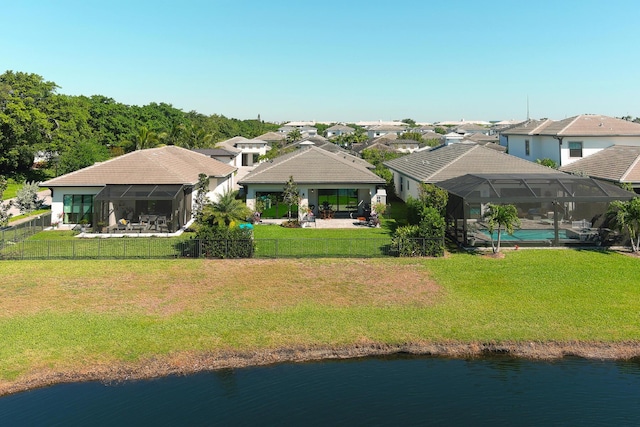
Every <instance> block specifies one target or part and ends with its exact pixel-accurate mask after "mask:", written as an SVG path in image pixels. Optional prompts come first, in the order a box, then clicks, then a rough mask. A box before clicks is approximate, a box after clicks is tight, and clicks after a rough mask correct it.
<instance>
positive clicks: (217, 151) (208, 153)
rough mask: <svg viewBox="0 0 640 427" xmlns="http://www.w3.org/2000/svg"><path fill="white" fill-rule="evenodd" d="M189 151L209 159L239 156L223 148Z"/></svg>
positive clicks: (235, 152)
mask: <svg viewBox="0 0 640 427" xmlns="http://www.w3.org/2000/svg"><path fill="white" fill-rule="evenodd" d="M191 151H195V152H196V153H200V154H204V155H205V156H209V157H214V156H218V157H222V156H225V157H236V156H237V155H238V154H239V152H237V151H230V150H227V149H225V148H194V149H192V150H191Z"/></svg>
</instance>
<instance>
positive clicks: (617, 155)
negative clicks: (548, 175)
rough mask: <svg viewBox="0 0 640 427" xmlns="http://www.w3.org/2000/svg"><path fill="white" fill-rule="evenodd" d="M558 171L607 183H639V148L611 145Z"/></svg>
mask: <svg viewBox="0 0 640 427" xmlns="http://www.w3.org/2000/svg"><path fill="white" fill-rule="evenodd" d="M560 170H561V171H564V172H569V173H584V174H586V175H588V176H590V177H592V178H599V179H604V180H607V181H614V182H629V183H640V147H633V146H629V145H612V146H610V147H607V148H605V149H604V150H600V151H598V152H597V153H594V154H591V155H590V156H587V157H584V158H582V159H580V160H576V161H575V162H571V163H569V164H568V165H565V166H562V167H561V168H560Z"/></svg>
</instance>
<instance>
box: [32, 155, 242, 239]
mask: <svg viewBox="0 0 640 427" xmlns="http://www.w3.org/2000/svg"><path fill="white" fill-rule="evenodd" d="M235 171H236V168H235V167H233V166H230V165H228V164H224V163H222V162H219V161H217V160H215V159H212V158H211V157H208V156H206V155H203V154H200V153H196V152H193V151H191V150H187V149H185V148H180V147H177V146H165V147H159V148H150V149H146V150H137V151H134V152H131V153H128V154H125V155H122V156H119V157H116V158H113V159H110V160H107V161H106V162H102V163H96V164H94V165H93V166H89V167H87V168H84V169H80V170H77V171H75V172H71V173H68V174H66V175H62V176H59V177H57V178H53V179H50V180H48V181H46V182H43V183H42V184H41V185H42V186H43V187H49V188H50V189H51V198H52V200H51V218H52V223H56V224H58V223H59V224H60V226H61V227H62V228H71V227H74V226H76V225H77V224H79V223H81V222H90V223H97V222H104V226H105V227H113V226H116V225H117V223H118V221H120V220H122V219H128V220H130V221H131V220H133V219H134V218H137V217H138V216H139V215H142V214H153V215H162V216H164V217H165V218H166V219H167V220H168V223H169V229H170V231H176V230H177V229H178V228H180V227H182V226H184V225H185V224H186V223H187V222H188V221H189V220H190V219H191V213H192V212H193V208H194V203H195V194H194V193H195V191H194V190H195V186H196V184H197V182H198V179H199V175H200V174H201V173H202V174H205V175H207V176H208V177H209V192H208V193H207V196H208V197H209V198H211V199H215V198H217V196H218V195H219V194H222V193H224V192H225V191H228V190H230V189H232V188H233V186H234V172H235Z"/></svg>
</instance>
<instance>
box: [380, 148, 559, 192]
mask: <svg viewBox="0 0 640 427" xmlns="http://www.w3.org/2000/svg"><path fill="white" fill-rule="evenodd" d="M384 164H385V166H387V167H388V168H390V169H393V170H395V171H397V172H399V173H401V174H403V175H406V176H408V177H410V178H413V179H415V180H417V181H420V182H427V183H435V182H439V181H444V180H447V179H451V178H456V177H459V176H462V175H466V174H473V173H476V174H488V173H551V174H562V175H564V174H563V173H562V172H558V171H556V170H554V169H551V168H548V167H546V166H542V165H539V164H536V163H533V162H530V161H528V160H523V159H520V158H519V157H515V156H511V155H509V154H505V153H502V152H499V151H496V150H492V149H491V148H487V147H484V146H482V145H478V144H451V145H441V146H439V147H435V148H433V149H431V150H425V151H417V152H414V153H411V154H409V155H406V156H403V157H400V158H397V159H393V160H389V161H387V162H384Z"/></svg>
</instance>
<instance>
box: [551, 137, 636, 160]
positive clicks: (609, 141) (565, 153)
mask: <svg viewBox="0 0 640 427" xmlns="http://www.w3.org/2000/svg"><path fill="white" fill-rule="evenodd" d="M570 142H582V157H587V156H590V155H592V154H594V153H597V152H598V151H600V150H603V149H605V148H607V147H610V146H612V145H631V146H635V147H638V146H640V137H624V136H617V137H573V136H572V137H568V136H567V137H564V138H563V140H562V148H561V150H560V152H561V156H562V157H561V162H560V165H561V166H562V165H568V164H570V163H573V162H575V161H576V160H580V157H569V143H570Z"/></svg>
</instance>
